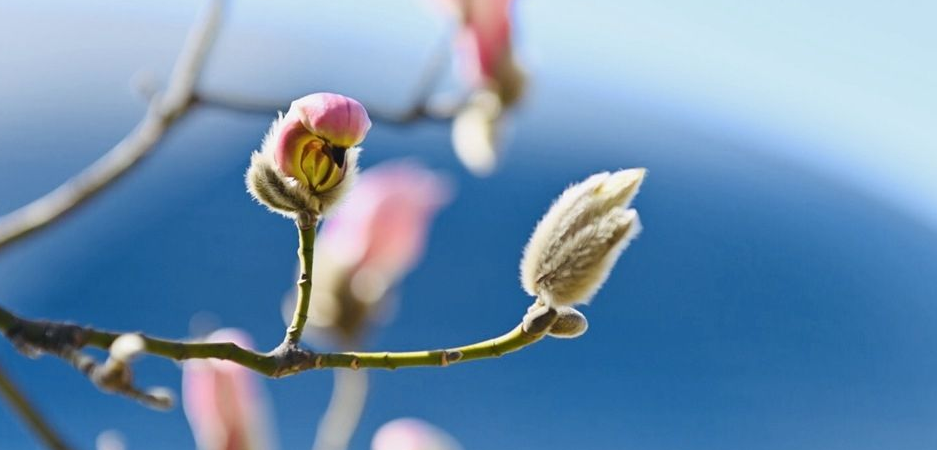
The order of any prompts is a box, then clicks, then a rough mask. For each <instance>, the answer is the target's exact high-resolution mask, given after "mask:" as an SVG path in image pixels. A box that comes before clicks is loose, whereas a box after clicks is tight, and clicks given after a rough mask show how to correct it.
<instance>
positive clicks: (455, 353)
mask: <svg viewBox="0 0 937 450" xmlns="http://www.w3.org/2000/svg"><path fill="white" fill-rule="evenodd" d="M556 318H557V313H556V311H555V310H553V309H547V308H543V310H542V311H541V312H540V313H539V314H537V315H535V316H531V314H530V313H528V315H527V316H526V317H525V318H524V322H523V323H521V324H520V325H518V326H517V327H515V328H514V329H513V330H511V331H509V332H508V333H505V334H504V335H501V336H498V337H496V338H493V339H489V340H486V341H482V342H477V343H474V344H470V345H465V346H461V347H453V348H448V349H440V350H426V351H414V352H335V353H316V352H313V351H310V350H306V349H302V348H299V347H298V346H295V347H290V346H284V345H281V346H279V347H277V348H276V349H274V350H273V351H271V352H268V353H259V352H256V351H253V350H249V349H245V348H243V347H239V346H238V345H236V344H234V343H231V342H221V343H205V342H183V341H172V340H166V339H159V338H154V337H150V336H145V335H142V334H141V335H140V337H141V338H142V339H143V341H144V342H145V344H146V348H145V350H144V352H143V353H146V354H151V355H156V356H161V357H164V358H168V359H172V360H177V361H183V360H187V359H206V358H217V359H223V360H227V361H232V362H234V363H237V364H239V365H241V366H244V367H246V368H248V369H251V370H253V371H255V372H258V373H261V374H263V375H266V376H269V377H275V378H279V377H284V376H289V375H294V374H296V373H299V372H302V371H306V370H314V369H324V368H347V369H361V368H368V369H397V368H401V367H432V366H436V367H445V366H448V365H450V364H456V363H462V362H467V361H473V360H476V359H486V358H497V357H500V356H502V355H505V354H508V353H511V352H515V351H518V350H520V349H522V348H524V347H526V346H528V345H531V344H533V343H535V342H537V341H539V340H540V339H543V337H544V336H545V335H546V334H547V331H548V330H549V329H550V326H551V325H553V323H554V322H556ZM0 330H2V331H3V332H4V334H5V335H6V336H7V338H9V339H10V341H11V342H13V344H14V345H16V346H17V348H19V349H20V350H22V351H24V352H27V353H35V352H37V351H38V352H46V353H52V354H55V355H58V356H62V355H65V354H67V353H68V352H69V351H71V350H74V349H78V348H82V347H85V346H91V347H97V348H102V349H108V348H109V347H110V345H111V343H113V342H114V340H115V339H117V338H118V337H119V336H121V335H122V334H125V333H115V332H109V331H101V330H96V329H94V328H88V327H81V326H78V325H73V324H67V323H56V322H47V321H33V320H27V319H22V318H19V317H17V316H16V315H14V314H13V313H11V312H10V311H8V310H6V309H4V308H2V307H0Z"/></svg>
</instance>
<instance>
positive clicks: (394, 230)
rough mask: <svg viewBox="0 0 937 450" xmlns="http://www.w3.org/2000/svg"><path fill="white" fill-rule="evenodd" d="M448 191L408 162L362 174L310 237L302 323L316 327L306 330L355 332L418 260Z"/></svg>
mask: <svg viewBox="0 0 937 450" xmlns="http://www.w3.org/2000/svg"><path fill="white" fill-rule="evenodd" d="M450 191H451V188H450V187H449V184H448V182H447V181H446V180H445V178H443V177H442V176H440V175H438V174H436V173H435V172H432V171H430V170H427V169H425V168H423V167H422V166H420V165H418V164H416V163H412V162H388V163H384V164H380V165H378V166H375V167H373V168H371V169H368V170H367V171H365V172H364V173H362V174H361V177H360V179H359V181H358V183H357V184H356V185H355V187H354V189H352V191H351V192H349V194H348V201H346V202H344V203H343V204H342V205H341V206H340V207H338V208H337V209H336V211H335V214H334V215H333V216H332V217H331V218H330V219H329V220H328V221H326V222H325V223H324V224H323V226H322V230H321V231H320V232H319V236H318V238H317V242H316V256H317V258H316V264H315V267H314V268H313V271H312V283H313V286H315V289H313V290H312V299H311V305H310V314H309V322H307V323H308V324H309V326H311V327H313V328H318V330H310V331H311V332H312V333H313V334H315V333H316V331H319V332H320V333H321V331H323V330H329V331H330V332H333V334H337V335H338V336H339V337H341V338H342V339H346V340H347V339H353V338H355V337H356V336H357V335H358V334H359V332H360V328H361V326H362V325H363V324H364V323H366V321H367V320H368V319H371V318H373V317H371V316H373V315H374V314H375V313H377V312H379V310H380V309H381V308H382V306H383V305H382V303H383V300H385V299H386V297H387V295H388V292H389V290H390V289H391V288H392V287H393V286H394V285H396V284H397V283H398V282H399V281H400V279H402V278H403V277H404V275H406V273H407V272H409V271H410V270H411V269H412V268H413V266H414V265H416V263H417V262H418V261H419V259H420V257H421V255H422V254H423V247H424V246H425V245H426V240H427V236H428V234H429V227H430V223H431V221H432V218H433V216H434V215H435V214H436V211H437V210H438V209H439V208H440V207H442V206H443V205H445V204H446V203H447V202H448V201H449V198H450V197H451V193H450ZM290 301H292V300H290ZM286 309H287V310H291V309H292V308H291V307H287V308H286Z"/></svg>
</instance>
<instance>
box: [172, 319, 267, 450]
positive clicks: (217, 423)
mask: <svg viewBox="0 0 937 450" xmlns="http://www.w3.org/2000/svg"><path fill="white" fill-rule="evenodd" d="M206 341H207V342H234V343H236V344H238V345H240V346H243V347H250V344H251V341H250V338H249V337H248V336H247V335H246V334H245V333H244V332H242V331H240V330H235V329H230V328H229V329H221V330H218V331H216V332H214V333H212V334H211V335H209V336H208V338H207V339H206ZM182 403H183V408H184V409H185V415H186V417H187V418H188V419H189V425H190V426H191V427H192V432H193V434H194V435H195V441H196V443H197V444H198V448H199V449H201V450H255V449H271V448H276V443H275V442H276V441H275V440H274V439H273V436H272V435H271V433H270V427H269V421H270V417H269V404H268V401H267V397H266V392H265V391H264V390H263V386H262V385H261V384H260V380H259V378H258V376H257V375H256V374H254V373H253V372H251V371H250V370H249V369H246V368H244V367H241V366H239V365H237V364H235V363H232V362H229V361H222V360H216V359H204V360H202V359H196V360H190V361H186V362H185V363H184V364H183V365H182Z"/></svg>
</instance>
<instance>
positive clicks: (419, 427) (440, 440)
mask: <svg viewBox="0 0 937 450" xmlns="http://www.w3.org/2000/svg"><path fill="white" fill-rule="evenodd" d="M461 449H462V446H461V445H459V443H458V442H456V440H455V439H454V438H453V437H452V436H450V435H449V434H448V433H446V432H445V431H443V430H441V429H440V428H438V427H436V426H434V425H431V424H429V423H427V422H424V421H422V420H420V419H411V418H403V419H395V420H392V421H390V422H387V423H385V424H384V425H382V426H381V427H380V428H379V429H378V430H377V432H376V433H374V439H373V440H372V441H371V450H461Z"/></svg>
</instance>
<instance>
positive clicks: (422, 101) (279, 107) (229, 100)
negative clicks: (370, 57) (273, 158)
mask: <svg viewBox="0 0 937 450" xmlns="http://www.w3.org/2000/svg"><path fill="white" fill-rule="evenodd" d="M450 39H451V38H450V37H449V36H448V35H446V36H444V39H441V40H440V41H439V45H438V47H437V48H436V49H434V52H433V54H432V56H431V57H430V60H429V62H428V63H427V65H426V66H425V68H424V69H423V71H422V73H421V74H420V78H419V80H418V81H417V84H416V89H415V92H414V94H413V97H412V100H411V101H410V106H408V107H407V109H405V110H403V111H391V110H384V109H380V108H377V107H374V106H368V107H367V110H368V115H369V116H370V118H371V120H373V121H374V122H379V123H382V124H384V125H390V126H402V125H409V124H412V123H414V122H417V121H421V120H430V121H445V120H449V119H450V118H451V117H452V116H453V114H454V113H455V110H456V109H458V106H451V105H450V106H447V107H443V108H440V107H433V106H432V105H431V104H430V99H431V98H432V96H433V93H434V92H435V90H436V88H437V87H438V85H439V82H440V80H441V79H442V77H443V75H445V72H446V67H447V62H448V60H449V55H450V46H451V44H450ZM147 91H150V92H151V90H150V89H147ZM144 95H145V96H146V95H148V94H147V93H146V92H144ZM194 99H195V101H196V102H197V103H198V104H199V105H203V106H207V107H212V108H221V109H226V110H229V111H235V112H240V113H246V114H261V115H269V116H272V115H275V114H276V113H277V112H278V111H285V110H287V109H289V106H290V101H288V100H272V99H263V98H251V97H249V96H245V95H241V94H237V93H232V92H212V91H209V90H206V89H199V90H198V91H197V92H195V93H194Z"/></svg>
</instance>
